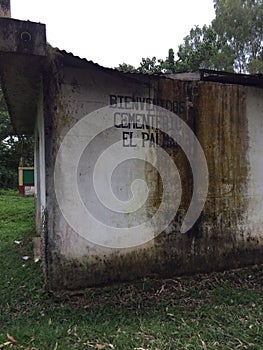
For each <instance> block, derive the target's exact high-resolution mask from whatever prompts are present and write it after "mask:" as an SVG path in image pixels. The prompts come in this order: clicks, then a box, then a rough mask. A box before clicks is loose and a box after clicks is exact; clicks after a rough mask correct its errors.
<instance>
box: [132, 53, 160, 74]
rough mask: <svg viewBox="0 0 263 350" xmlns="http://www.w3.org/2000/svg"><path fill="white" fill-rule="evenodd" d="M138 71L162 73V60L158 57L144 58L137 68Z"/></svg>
mask: <svg viewBox="0 0 263 350" xmlns="http://www.w3.org/2000/svg"><path fill="white" fill-rule="evenodd" d="M137 71H138V72H140V73H144V74H154V73H161V72H162V66H161V60H157V59H156V57H152V58H149V57H147V58H142V60H141V62H140V66H139V67H138V68H137Z"/></svg>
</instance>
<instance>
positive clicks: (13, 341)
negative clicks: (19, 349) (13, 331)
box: [6, 333, 17, 344]
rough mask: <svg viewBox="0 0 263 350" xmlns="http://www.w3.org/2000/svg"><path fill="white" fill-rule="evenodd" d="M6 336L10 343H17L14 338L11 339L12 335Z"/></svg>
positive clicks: (7, 334)
mask: <svg viewBox="0 0 263 350" xmlns="http://www.w3.org/2000/svg"><path fill="white" fill-rule="evenodd" d="M6 336H7V338H8V339H9V340H10V341H11V343H13V344H14V343H17V341H16V340H15V338H14V337H12V335H10V334H9V333H6Z"/></svg>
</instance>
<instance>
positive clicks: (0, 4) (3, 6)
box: [0, 0, 11, 18]
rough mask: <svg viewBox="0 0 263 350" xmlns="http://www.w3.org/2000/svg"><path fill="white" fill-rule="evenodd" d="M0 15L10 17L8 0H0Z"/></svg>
mask: <svg viewBox="0 0 263 350" xmlns="http://www.w3.org/2000/svg"><path fill="white" fill-rule="evenodd" d="M0 17H7V18H10V17H11V9H10V0H0Z"/></svg>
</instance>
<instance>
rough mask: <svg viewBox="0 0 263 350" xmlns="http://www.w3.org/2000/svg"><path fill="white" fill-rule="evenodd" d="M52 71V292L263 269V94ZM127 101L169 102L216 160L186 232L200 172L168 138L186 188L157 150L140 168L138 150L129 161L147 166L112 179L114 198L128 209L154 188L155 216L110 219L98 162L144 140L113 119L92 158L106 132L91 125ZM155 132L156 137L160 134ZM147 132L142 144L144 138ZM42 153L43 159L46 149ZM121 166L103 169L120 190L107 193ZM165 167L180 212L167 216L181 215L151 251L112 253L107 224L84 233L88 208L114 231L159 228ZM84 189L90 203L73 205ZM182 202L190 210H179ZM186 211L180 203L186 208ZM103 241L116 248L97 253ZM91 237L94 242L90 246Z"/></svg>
mask: <svg viewBox="0 0 263 350" xmlns="http://www.w3.org/2000/svg"><path fill="white" fill-rule="evenodd" d="M52 69H55V71H56V74H53V72H50V76H47V77H46V78H45V79H44V102H43V103H44V120H45V125H44V126H43V129H42V127H40V129H41V130H42V131H40V130H39V131H38V132H39V134H41V133H42V135H43V132H44V133H45V162H46V173H45V178H46V193H47V196H46V208H47V213H46V214H47V215H46V218H47V222H46V228H45V231H44V232H45V243H44V249H45V259H46V273H47V282H48V286H49V288H50V289H53V290H56V289H80V288H85V287H87V286H93V285H99V284H103V283H108V282H111V281H117V280H118V281H120V280H130V279H134V278H137V277H140V276H149V275H162V276H171V275H180V274H191V273H195V272H208V271H212V270H222V269H227V268H233V267H238V266H242V265H248V264H253V263H257V262H260V261H261V262H262V229H261V224H262V210H261V208H262V206H263V197H262V193H261V192H262V191H261V187H262V185H261V177H262V174H261V171H260V170H261V168H262V166H261V159H262V154H261V150H262V145H261V143H262V140H261V137H260V135H261V131H262V128H263V126H262V109H263V106H262V100H263V99H262V97H263V90H262V89H257V88H253V87H245V86H241V85H228V84H219V83H212V82H200V81H179V80H175V79H165V78H158V77H155V76H151V77H149V76H141V75H136V74H135V75H129V74H126V75H125V74H121V73H118V72H113V71H110V70H105V69H102V68H100V67H98V66H95V65H92V64H90V65H88V64H87V65H86V67H85V69H84V68H81V67H76V66H75V67H73V66H71V67H60V66H56V67H53V68H52ZM51 73H52V74H51ZM55 77H56V78H55ZM116 96H135V97H136V96H137V97H138V96H139V97H141V98H148V101H150V100H149V99H158V100H159V103H160V104H163V105H164V106H165V107H167V108H168V109H169V108H170V109H173V110H174V111H175V112H176V114H177V115H178V116H179V117H180V118H181V119H182V120H183V121H184V122H186V123H187V125H188V126H189V127H190V128H191V129H192V130H193V131H194V133H195V135H196V136H197V138H198V140H199V142H200V145H201V146H202V148H203V151H204V154H205V157H206V161H207V166H208V172H209V187H208V195H207V200H206V203H205V206H204V209H203V211H202V213H201V215H200V216H199V218H198V220H197V222H196V223H195V224H194V226H193V227H192V228H190V229H189V230H188V231H187V232H186V233H182V232H181V225H182V222H183V220H184V217H185V215H186V213H187V210H188V208H189V204H190V202H191V197H192V192H193V174H192V172H193V169H191V167H190V165H189V160H188V159H187V157H186V155H185V152H183V151H182V149H181V148H180V147H179V146H178V144H176V143H173V142H165V143H164V138H163V137H164V135H163V134H162V133H160V138H161V139H162V142H163V143H162V144H160V146H162V147H163V148H164V149H165V150H166V152H167V154H168V156H169V159H172V160H173V161H174V162H175V163H176V166H177V168H178V172H179V175H180V179H181V184H180V186H179V185H178V184H179V182H178V181H179V180H178V173H177V172H176V169H175V168H173V166H172V165H171V164H170V163H169V166H167V167H164V166H163V165H162V164H163V163H161V161H160V157H159V154H160V153H158V152H159V151H158V148H157V147H151V148H149V149H148V151H147V152H148V153H147V157H148V158H147V162H144V161H142V160H141V159H138V158H140V157H141V154H142V153H141V150H139V149H138V148H136V147H131V146H132V145H131V144H130V145H129V146H128V147H127V152H132V153H129V155H130V156H131V155H132V156H134V157H135V158H137V159H136V160H133V161H132V163H131V164H130V165H126V167H125V168H124V169H125V170H122V169H121V168H120V169H119V170H118V171H116V172H115V173H114V174H113V177H112V188H113V191H114V193H115V194H116V195H117V197H119V199H120V200H122V201H123V200H127V199H130V198H131V197H130V196H131V192H130V191H131V187H130V185H131V183H132V181H133V180H134V179H136V178H140V179H142V180H144V182H145V183H146V184H147V185H148V189H149V193H148V197H147V199H146V202H145V203H144V206H143V207H142V209H140V210H137V211H135V212H134V213H133V214H128V215H127V213H125V214H120V213H116V212H114V211H113V210H109V209H107V208H106V207H105V206H103V205H102V204H101V203H100V202H99V201H98V199H97V198H96V194H95V193H94V189H92V187H91V186H92V184H91V183H90V179H91V177H92V171H91V170H90V168H89V167H94V164H95V162H96V160H97V158H98V155H101V154H102V153H103V151H104V150H105V149H108V148H109V147H110V145H111V144H112V143H114V142H117V141H119V142H120V143H119V144H118V147H120V148H119V149H120V152H123V147H124V145H128V143H129V142H130V141H129V140H128V139H125V140H124V139H123V132H134V129H132V128H130V129H129V128H123V129H122V128H116V127H115V128H114V123H113V120H111V121H109V120H106V119H105V120H104V122H103V125H102V127H103V128H104V127H106V126H108V129H107V131H103V132H102V133H100V134H99V135H97V136H96V138H95V139H94V140H93V141H92V142H91V143H90V145H89V146H88V147H87V148H85V147H84V145H85V142H86V143H87V139H88V140H89V139H91V138H92V135H95V133H96V132H97V131H96V130H97V127H98V126H97V125H96V123H95V124H94V123H93V119H92V117H87V118H84V117H85V116H87V115H89V113H91V112H92V111H95V110H97V109H99V108H102V107H105V106H107V105H109V103H110V102H112V103H113V102H114V98H115V97H116ZM117 99H118V98H117ZM151 101H152V100H151ZM160 101H162V102H160ZM167 101H169V102H167ZM171 101H172V104H171V103H170V102H171ZM112 108H113V107H112ZM116 110H117V109H116ZM83 118H84V120H85V121H86V124H85V123H84V124H83V125H82V124H77V123H78V122H79V121H82V122H83ZM89 118H90V119H89ZM38 125H40V124H38ZM76 125H80V127H78V128H76ZM110 127H111V129H110ZM72 130H73V131H74V130H75V131H76V132H75V133H74V132H72ZM151 131H152V132H153V133H154V132H156V129H154V128H153V129H152V130H151ZM71 132H72V133H71ZM138 132H139V133H140V135H142V132H143V130H140V131H138ZM65 137H66V138H65ZM139 137H141V136H139ZM65 140H66V142H67V146H66V147H67V150H70V157H69V158H67V162H65V159H64V158H63V157H64V156H65V154H64V153H61V152H60V151H59V149H60V148H59V147H60V146H61V144H63V142H65ZM135 141H136V140H135ZM126 142H127V144H125V143H126ZM39 145H40V143H39ZM40 148H41V149H42V148H43V143H42V144H41V145H40ZM115 151H116V150H115ZM193 151H194V152H195V149H194V150H193ZM80 152H81V157H80V155H79V153H80ZM40 154H42V156H43V151H42V153H41V152H40ZM117 156H118V149H117V151H116V157H117ZM199 156H200V154H199V155H198V154H197V155H196V157H199ZM79 158H81V162H80V163H81V164H80V163H79V162H78V160H79ZM40 159H42V158H39V161H38V162H40ZM111 162H112V160H110V158H109V160H107V159H106V158H105V159H104V165H105V169H106V170H105V169H104V171H105V173H103V168H101V172H99V173H98V174H99V175H98V176H97V179H96V181H98V183H99V187H100V189H101V190H102V191H101V192H102V195H103V193H108V190H109V189H108V188H107V186H106V187H105V181H106V180H105V176H106V175H107V173H108V171H109V169H110V166H111ZM150 163H152V165H151V164H150ZM65 164H67V167H66V171H65V168H64V166H65ZM79 164H80V165H79ZM196 164H197V163H196ZM76 165H78V166H77V169H76ZM197 165H198V164H197ZM155 166H156V167H158V166H159V167H161V168H165V169H164V171H165V176H166V179H168V180H166V181H168V182H167V183H168V184H169V191H168V192H171V193H170V194H169V193H168V194H167V196H168V197H167V198H168V199H167V200H168V203H170V204H169V205H168V206H166V207H164V208H162V212H161V213H162V214H163V215H162V216H163V217H165V215H167V212H168V211H169V210H170V211H173V210H174V218H173V219H172V220H171V222H170V224H169V225H168V226H167V227H166V228H165V229H164V230H163V231H162V232H161V233H160V234H156V233H154V234H153V237H152V239H151V240H147V239H145V243H143V244H141V245H138V246H136V245H135V246H128V245H127V246H125V247H118V244H117V247H116V246H115V247H112V246H111V242H107V240H106V239H105V237H107V234H109V237H111V231H110V229H109V228H107V227H106V228H104V229H102V230H101V231H98V232H96V229H95V228H96V226H88V225H87V226H85V229H86V231H85V229H84V231H85V232H83V227H81V226H83V225H82V224H85V219H86V218H85V211H83V210H84V209H83V203H84V207H85V206H86V207H88V209H89V210H90V211H91V212H92V214H93V215H94V217H96V219H97V221H103V222H104V223H107V224H112V225H119V227H126V226H127V225H128V226H129V227H132V226H134V225H136V224H140V223H142V222H145V221H147V220H149V218H150V217H151V216H153V215H154V214H155V213H156V212H157V211H158V208H159V206H160V204H161V202H162V198H163V196H164V193H165V188H163V187H162V183H163V179H162V178H161V176H160V174H158V172H157V171H156V170H155V169H154V167H155ZM92 169H93V168H92ZM54 171H55V179H54ZM194 171H195V173H196V174H197V177H198V176H199V180H198V181H199V182H200V181H201V180H202V174H203V169H198V168H197V167H196V169H195V170H194ZM81 176H82V177H81ZM114 176H115V177H114ZM42 179H44V175H43V177H42ZM174 179H177V180H178V181H177V185H176V182H175V185H172V186H173V187H170V186H171V185H170V183H173V181H174ZM54 180H55V186H54ZM93 180H94V179H93ZM76 182H78V183H77V185H76ZM58 184H59V185H58ZM42 185H43V184H42ZM42 185H41V186H42ZM58 187H59V188H58ZM171 188H172V190H171ZM144 190H145V188H144V187H141V190H140V191H139V192H140V193H141V194H142V196H144V195H145V192H144ZM38 191H39V190H38ZM43 191H45V189H44V187H43ZM77 191H79V192H80V193H79V195H80V197H79V202H81V205H79V203H77V201H76V200H75V199H74V198H75V197H74V194H75V193H76V192H77ZM180 191H181V192H180ZM42 193H44V192H42ZM180 195H181V199H180V203H175V202H176V198H177V197H178V198H179V197H180ZM169 196H170V197H169ZM61 198H63V199H64V204H65V207H64V208H62V207H61V203H60V199H61ZM107 198H108V197H107V196H105V198H104V199H105V200H107ZM138 201H139V202H140V201H141V199H138ZM140 203H141V202H140ZM176 204H179V208H178V210H177V207H176ZM65 208H66V209H67V210H71V213H72V217H73V218H75V219H76V220H75V226H74V225H70V224H69V220H68V217H67V215H65ZM126 209H127V208H126ZM65 216H66V217H65ZM125 225H126V226H125ZM157 225H158V223H157ZM72 226H74V227H72ZM148 228H149V227H148V226H145V231H143V230H142V232H141V235H142V236H143V235H144V234H145V235H146V236H147V234H148V233H149V232H148V231H147V230H148ZM146 231H147V232H146ZM103 234H105V236H104V241H103V242H104V243H105V244H97V243H96V242H97V241H96V237H98V236H99V235H102V236H103ZM90 237H93V238H94V240H95V243H94V240H92V239H87V238H90ZM147 237H148V236H147ZM147 237H146V238H147ZM109 240H110V238H109Z"/></svg>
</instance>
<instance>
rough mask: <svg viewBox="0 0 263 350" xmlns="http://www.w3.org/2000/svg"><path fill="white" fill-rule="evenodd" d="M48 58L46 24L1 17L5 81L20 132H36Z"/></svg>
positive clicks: (0, 68) (0, 43)
mask: <svg viewBox="0 0 263 350" xmlns="http://www.w3.org/2000/svg"><path fill="white" fill-rule="evenodd" d="M0 1H1V0H0ZM45 59H46V30H45V25H43V24H40V23H33V22H29V21H19V20H14V19H10V18H0V74H1V83H2V88H3V91H4V95H5V99H6V102H7V107H8V110H9V114H10V117H11V120H12V123H13V125H14V127H15V129H16V131H17V133H19V134H31V133H33V130H34V122H35V117H36V113H37V102H38V98H39V92H40V82H41V75H42V72H43V69H44V68H43V67H44V62H45Z"/></svg>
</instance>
